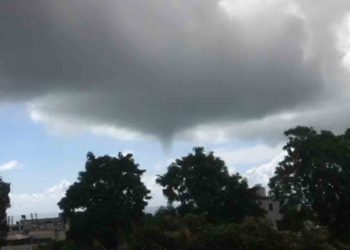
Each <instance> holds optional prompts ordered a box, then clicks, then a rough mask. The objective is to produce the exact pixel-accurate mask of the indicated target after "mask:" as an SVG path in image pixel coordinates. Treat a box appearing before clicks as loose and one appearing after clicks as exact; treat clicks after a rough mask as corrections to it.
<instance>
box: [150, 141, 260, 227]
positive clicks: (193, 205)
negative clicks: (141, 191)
mask: <svg viewBox="0 0 350 250" xmlns="http://www.w3.org/2000/svg"><path fill="white" fill-rule="evenodd" d="M156 181H157V183H158V184H160V185H161V186H162V187H163V194H164V195H165V196H166V198H167V199H168V203H169V204H173V203H174V202H175V203H179V206H178V207H177V211H178V212H179V213H180V214H186V213H207V214H208V216H209V217H210V218H212V219H219V220H231V221H239V220H241V219H242V218H243V217H244V216H246V215H258V214H262V211H261V210H260V208H259V207H258V206H257V203H256V202H255V199H256V192H255V190H254V189H249V188H248V184H247V182H246V181H245V180H244V179H243V178H242V177H241V176H240V175H238V174H235V175H230V174H229V172H228V169H227V167H226V165H225V162H224V161H223V160H221V159H220V158H218V157H215V156H214V154H213V153H212V152H210V153H206V152H205V151H204V148H201V147H197V148H194V153H191V154H189V155H187V156H185V157H183V158H181V159H177V160H176V161H175V162H173V163H172V164H171V165H170V166H169V167H168V170H167V172H166V173H165V174H164V175H161V176H158V178H157V180H156Z"/></svg>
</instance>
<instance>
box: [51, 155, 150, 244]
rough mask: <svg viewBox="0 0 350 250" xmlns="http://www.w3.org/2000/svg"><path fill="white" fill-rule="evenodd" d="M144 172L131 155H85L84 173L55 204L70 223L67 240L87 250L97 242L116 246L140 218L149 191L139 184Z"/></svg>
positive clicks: (81, 173)
mask: <svg viewBox="0 0 350 250" xmlns="http://www.w3.org/2000/svg"><path fill="white" fill-rule="evenodd" d="M144 172H145V170H140V169H139V168H138V165H137V164H135V162H134V160H133V157H132V154H127V155H126V156H124V155H122V154H121V153H119V155H118V157H117V158H115V157H110V156H107V155H106V156H103V157H98V158H96V157H95V156H94V155H93V154H92V153H88V155H87V161H86V165H85V171H83V172H80V173H79V177H78V181H77V182H75V183H74V184H73V185H72V186H70V187H69V189H68V190H67V193H66V196H65V197H64V198H63V199H62V200H61V201H60V202H59V203H58V205H59V207H60V208H61V209H62V210H63V215H64V216H65V217H66V218H67V219H68V220H69V222H70V230H69V231H68V237H69V238H71V239H73V240H75V241H76V242H78V243H80V244H81V245H86V246H87V249H90V248H89V247H91V245H92V244H93V241H97V242H99V243H100V244H102V245H103V246H105V247H106V248H108V249H111V248H116V247H118V244H119V243H120V239H121V237H122V234H123V233H125V232H127V231H128V230H130V229H131V228H132V227H133V225H134V223H135V222H137V220H139V219H140V218H141V217H142V215H143V209H144V208H145V206H146V205H147V200H148V199H150V197H149V195H148V194H149V193H150V191H149V190H148V189H147V188H146V187H145V185H144V184H143V183H142V181H141V175H142V174H143V173H144Z"/></svg>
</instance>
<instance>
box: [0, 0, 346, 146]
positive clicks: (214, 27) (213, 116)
mask: <svg viewBox="0 0 350 250" xmlns="http://www.w3.org/2000/svg"><path fill="white" fill-rule="evenodd" d="M259 2H261V1H255V0H249V1H248V0H247V1H237V0H222V1H218V2H216V1H196V0H190V1H188V0H186V1H185V0H180V1H149V0H141V1H126V0H118V1H112V0H102V1H98V2H96V1H92V0H88V1H87V0H84V1H82V0H67V1H50V2H48V1H40V0H28V1H10V0H4V1H1V3H0V18H1V20H0V21H1V25H0V34H2V35H1V38H0V54H1V57H0V88H1V93H0V100H2V101H4V102H5V101H14V102H16V101H25V102H28V103H29V105H30V110H31V113H32V117H33V118H34V119H35V120H36V121H39V122H44V123H46V124H48V125H49V126H50V127H54V128H60V129H63V130H75V129H76V128H86V129H89V130H91V131H94V132H95V133H97V134H101V133H105V134H108V135H114V136H116V137H120V138H122V139H123V138H124V137H125V138H127V139H128V138H129V139H130V138H138V136H155V137H158V138H159V139H161V140H162V141H163V142H170V141H171V140H172V139H173V137H175V136H177V137H183V138H192V139H193V138H197V139H203V138H204V139H205V136H203V135H211V134H212V135H213V136H211V138H209V139H210V140H212V138H213V137H215V138H221V137H222V138H223V139H225V138H226V139H227V138H232V137H238V138H239V137H242V138H256V137H257V136H259V137H262V138H263V139H267V138H268V139H271V138H272V139H274V140H275V139H276V138H278V136H279V135H280V134H281V132H282V131H283V129H285V128H288V127H290V126H294V125H296V124H298V123H306V125H314V126H315V125H324V126H325V127H326V128H329V129H339V130H342V129H344V128H346V127H347V126H348V120H347V119H348V118H346V115H345V114H346V113H347V111H348V108H347V107H349V106H350V105H348V104H349V103H350V102H349V101H348V97H347V92H348V90H347V88H348V87H347V77H348V76H347V71H346V68H345V67H344V62H346V60H345V59H346V56H347V54H346V51H347V45H348V44H347V39H349V38H348V37H350V35H349V36H346V34H347V33H346V32H348V33H349V34H350V32H349V30H348V27H347V25H346V24H347V23H346V22H345V21H346V15H347V10H350V4H348V3H347V1H342V0H339V1H338V2H339V4H338V5H337V4H331V3H328V2H325V3H319V2H317V1H311V0H309V1H297V0H295V1H292V0H290V1H287V0H283V1H275V0H264V1H263V2H264V4H259ZM335 5H336V6H335ZM311 10H312V11H311ZM344 20H345V21H344ZM339 31H342V32H341V36H340V35H339ZM339 105H342V107H343V108H341V109H339V108H337V107H339ZM333 111H334V112H333ZM324 115H331V116H333V117H334V118H336V119H337V120H336V121H334V123H330V122H329V120H327V121H325V119H324ZM273 122H276V123H273ZM102 131H104V132H102ZM215 131H217V133H216V132H215ZM208 132H210V133H208ZM213 133H214V134H213Z"/></svg>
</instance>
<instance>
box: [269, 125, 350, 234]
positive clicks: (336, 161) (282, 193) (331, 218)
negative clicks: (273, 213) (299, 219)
mask: <svg viewBox="0 0 350 250" xmlns="http://www.w3.org/2000/svg"><path fill="white" fill-rule="evenodd" d="M285 135H286V136H287V137H288V142H287V144H286V145H285V146H284V150H286V152H287V156H286V157H285V158H284V160H283V161H282V162H280V163H279V165H278V167H277V168H276V171H275V175H274V176H273V177H272V178H271V179H270V184H269V186H270V189H271V194H272V195H273V196H274V198H275V199H277V200H279V201H280V202H281V203H282V209H284V211H286V212H287V213H290V210H291V209H295V210H298V211H303V214H304V215H307V214H309V215H310V216H309V218H313V217H316V219H317V221H318V222H319V223H321V224H323V225H327V226H329V227H330V229H331V230H332V231H333V232H334V233H335V234H336V235H338V236H340V235H345V234H346V233H349V232H350V181H349V180H350V130H348V131H347V132H346V133H345V134H343V135H334V134H333V133H332V132H330V131H321V132H320V133H318V132H317V131H315V130H314V129H313V128H308V127H296V128H294V129H290V130H287V131H286V132H285ZM307 210H309V212H307V213H305V211H307ZM349 236H350V235H349Z"/></svg>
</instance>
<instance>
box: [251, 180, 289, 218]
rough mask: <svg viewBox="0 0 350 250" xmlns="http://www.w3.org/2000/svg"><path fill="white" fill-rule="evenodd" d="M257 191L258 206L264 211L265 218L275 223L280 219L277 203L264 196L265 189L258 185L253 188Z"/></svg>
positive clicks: (278, 204)
mask: <svg viewBox="0 0 350 250" xmlns="http://www.w3.org/2000/svg"><path fill="white" fill-rule="evenodd" d="M255 188H256V189H257V191H256V194H257V195H258V197H259V199H258V204H259V206H260V208H262V209H263V210H265V212H266V218H267V219H268V220H270V221H272V222H273V223H276V222H277V221H278V220H281V219H282V215H281V213H280V203H279V202H278V201H274V200H272V199H271V198H270V197H269V196H267V195H266V189H265V188H264V187H262V186H260V185H257V186H255Z"/></svg>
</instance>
